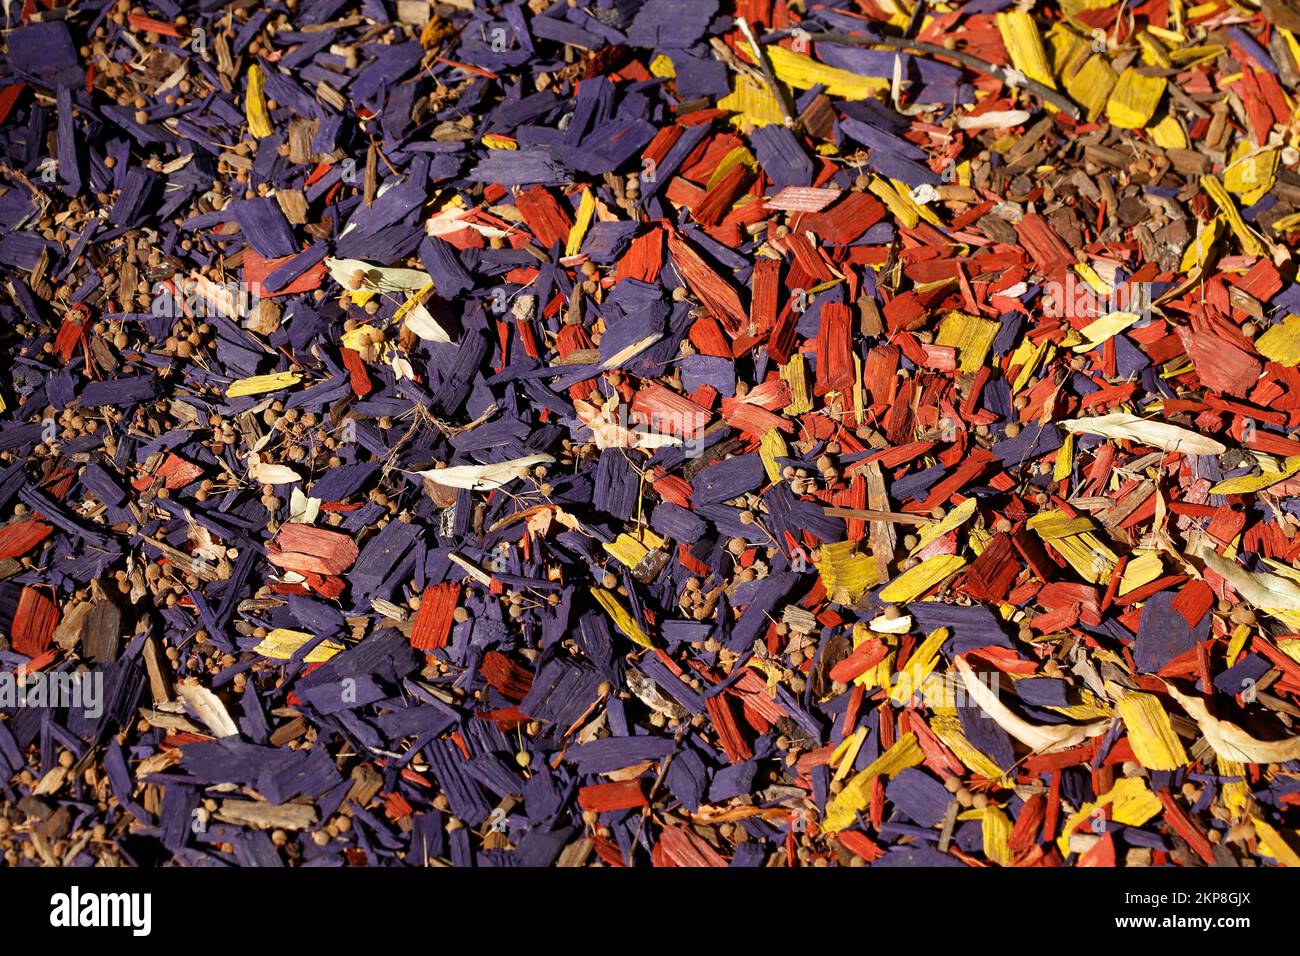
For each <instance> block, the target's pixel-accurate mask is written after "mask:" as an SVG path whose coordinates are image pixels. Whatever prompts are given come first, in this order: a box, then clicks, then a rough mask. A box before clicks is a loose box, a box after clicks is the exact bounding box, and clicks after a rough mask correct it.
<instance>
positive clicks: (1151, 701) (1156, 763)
mask: <svg viewBox="0 0 1300 956" xmlns="http://www.w3.org/2000/svg"><path fill="white" fill-rule="evenodd" d="M1116 708H1117V709H1118V711H1119V716H1120V718H1121V719H1122V720H1123V721H1124V725H1125V727H1127V728H1128V740H1129V743H1130V744H1131V745H1132V747H1133V756H1134V757H1136V758H1137V760H1138V763H1140V764H1142V766H1144V767H1146V768H1147V769H1148V770H1177V769H1178V768H1179V767H1182V766H1184V765H1185V764H1186V763H1187V752H1186V751H1185V750H1183V744H1182V741H1180V740H1179V739H1178V735H1177V734H1176V733H1174V727H1173V724H1172V723H1170V720H1169V715H1168V714H1167V713H1165V709H1164V707H1163V706H1162V705H1161V703H1160V698H1159V697H1157V696H1156V695H1155V694H1146V693H1142V692H1137V691H1135V692H1133V693H1129V694H1125V695H1124V696H1123V697H1121V698H1120V699H1119V702H1118V703H1117V704H1116Z"/></svg>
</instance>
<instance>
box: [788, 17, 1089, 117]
mask: <svg viewBox="0 0 1300 956" xmlns="http://www.w3.org/2000/svg"><path fill="white" fill-rule="evenodd" d="M788 32H789V31H780V32H776V33H770V34H768V35H767V36H765V37H764V38H763V42H766V43H772V42H774V41H776V40H780V39H782V38H783V37H785V36H786V35H788ZM805 39H807V40H812V41H814V42H816V43H842V44H844V45H845V46H868V47H886V48H888V49H891V50H902V51H904V52H906V53H914V54H915V53H924V54H926V55H927V56H931V57H943V58H945V59H949V60H955V61H956V62H957V63H960V64H961V65H962V66H965V67H969V68H970V69H972V70H975V71H977V72H979V73H983V74H985V75H987V76H991V77H994V78H995V79H998V80H1001V81H1002V82H1003V83H1005V84H1006V85H1007V86H1010V87H1013V88H1014V87H1022V88H1023V89H1026V90H1028V91H1029V92H1031V93H1033V94H1035V95H1036V96H1038V97H1039V98H1041V99H1043V100H1046V101H1047V102H1048V103H1051V104H1052V105H1053V106H1055V107H1056V108H1057V109H1059V110H1060V111H1061V112H1062V113H1065V114H1066V115H1067V116H1069V117H1070V118H1071V119H1074V120H1077V119H1080V118H1081V117H1082V115H1083V114H1082V113H1081V112H1080V111H1079V107H1078V106H1077V105H1076V104H1075V103H1074V102H1073V101H1072V100H1070V99H1069V98H1068V97H1066V96H1063V95H1062V94H1060V93H1058V92H1057V91H1056V90H1054V89H1052V88H1051V87H1050V86H1045V85H1044V84H1042V83H1039V82H1038V81H1037V80H1032V79H1030V78H1029V77H1027V76H1025V75H1024V74H1022V73H1019V72H1017V71H1015V70H1009V69H1007V68H1006V67H1004V66H998V65H997V64H994V63H987V62H985V61H984V60H981V59H980V58H979V57H976V56H971V55H970V54H969V53H963V52H961V51H960V50H949V49H945V48H944V47H941V46H938V45H936V44H934V43H922V42H921V41H919V40H910V39H905V38H901V37H891V36H879V37H871V36H852V35H851V34H848V33H809V34H808V35H807V36H806V37H805Z"/></svg>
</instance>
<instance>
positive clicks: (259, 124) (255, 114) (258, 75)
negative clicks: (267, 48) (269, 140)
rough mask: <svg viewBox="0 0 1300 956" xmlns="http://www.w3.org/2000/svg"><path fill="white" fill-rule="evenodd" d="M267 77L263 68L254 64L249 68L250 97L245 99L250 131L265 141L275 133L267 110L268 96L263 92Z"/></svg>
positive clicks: (245, 111)
mask: <svg viewBox="0 0 1300 956" xmlns="http://www.w3.org/2000/svg"><path fill="white" fill-rule="evenodd" d="M264 83H265V75H264V74H263V73H262V68H261V67H260V66H258V65H257V64H256V63H254V64H253V65H252V66H250V67H249V68H248V95H247V96H246V97H245V98H244V115H245V116H246V117H247V118H248V131H249V132H250V133H252V134H253V135H254V136H255V137H257V138H258V139H265V138H266V137H268V136H270V135H271V134H272V133H274V132H275V127H274V126H272V125H271V114H270V113H269V112H267V109H266V94H265V93H263V92H262V88H263V84H264Z"/></svg>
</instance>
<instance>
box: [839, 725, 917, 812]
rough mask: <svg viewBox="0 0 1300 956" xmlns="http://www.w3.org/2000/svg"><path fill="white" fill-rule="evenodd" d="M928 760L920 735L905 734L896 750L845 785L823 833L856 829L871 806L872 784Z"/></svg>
mask: <svg viewBox="0 0 1300 956" xmlns="http://www.w3.org/2000/svg"><path fill="white" fill-rule="evenodd" d="M924 759H925V754H924V753H923V752H922V751H921V746H920V744H918V743H917V742H916V734H910V733H909V734H904V735H903V736H902V737H900V738H899V739H898V741H897V742H896V743H895V744H894V746H892V747H890V748H889V749H888V750H886V751H885V752H884V753H883V754H881V755H880V756H879V757H877V758H876V759H875V760H873V761H872V762H871V764H870V765H869V766H868V767H867V768H866V769H865V770H863V771H862V772H861V773H858V774H857V775H856V776H854V778H853V779H852V780H850V781H849V782H848V783H846V784H845V785H844V789H843V790H841V791H840V793H839V796H837V797H836V798H835V799H834V800H832V801H831V802H830V803H829V804H828V805H827V807H826V816H825V817H824V818H823V819H822V829H823V830H825V831H826V832H828V833H836V832H838V831H840V830H843V829H844V828H845V827H848V826H852V825H853V822H854V819H855V817H856V814H857V812H858V811H859V810H864V809H866V807H867V804H868V803H870V802H871V781H873V780H875V779H876V778H877V777H890V776H893V775H894V774H896V773H898V772H899V771H900V770H905V769H906V768H908V767H915V766H916V765H917V764H919V763H920V762H921V761H923V760H924Z"/></svg>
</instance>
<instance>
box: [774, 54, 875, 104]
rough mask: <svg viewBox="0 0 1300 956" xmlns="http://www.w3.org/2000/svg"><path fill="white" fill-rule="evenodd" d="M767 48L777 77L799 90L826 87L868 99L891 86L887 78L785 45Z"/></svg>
mask: <svg viewBox="0 0 1300 956" xmlns="http://www.w3.org/2000/svg"><path fill="white" fill-rule="evenodd" d="M766 49H767V55H768V58H769V59H771V61H772V70H773V72H775V73H776V76H777V79H779V80H781V81H782V82H783V83H789V84H790V85H791V86H793V87H795V88H796V89H800V90H806V89H810V88H811V87H814V86H819V85H820V86H825V87H826V95H827V96H833V97H837V98H839V99H845V100H865V99H869V98H871V97H874V96H877V95H878V94H880V93H883V92H884V91H885V90H888V89H889V81H888V80H885V79H880V78H878V77H873V76H859V75H858V74H857V73H851V72H849V71H848V70H841V69H838V68H837V67H833V66H827V65H826V64H825V63H818V62H817V61H816V60H814V59H813V58H812V57H810V56H805V55H804V54H802V53H795V52H794V51H793V50H787V49H786V48H785V47H780V46H769V47H767V48H766Z"/></svg>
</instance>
